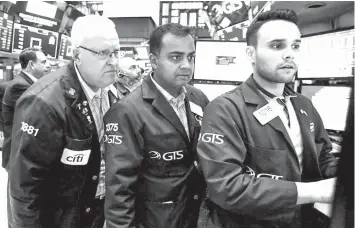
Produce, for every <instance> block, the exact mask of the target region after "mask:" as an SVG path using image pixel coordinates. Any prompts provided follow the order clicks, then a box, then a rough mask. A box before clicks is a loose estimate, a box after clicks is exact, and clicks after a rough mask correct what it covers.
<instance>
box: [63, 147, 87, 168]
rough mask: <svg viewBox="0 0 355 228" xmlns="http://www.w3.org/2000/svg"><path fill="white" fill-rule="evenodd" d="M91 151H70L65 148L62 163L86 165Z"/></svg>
mask: <svg viewBox="0 0 355 228" xmlns="http://www.w3.org/2000/svg"><path fill="white" fill-rule="evenodd" d="M90 153H91V150H70V149H67V148H65V149H64V151H63V154H62V158H61V159H60V161H61V162H62V163H63V164H66V165H86V164H87V163H88V161H89V157H90Z"/></svg>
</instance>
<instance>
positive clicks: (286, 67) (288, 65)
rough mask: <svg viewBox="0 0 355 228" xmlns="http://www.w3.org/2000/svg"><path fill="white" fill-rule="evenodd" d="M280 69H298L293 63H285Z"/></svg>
mask: <svg viewBox="0 0 355 228" xmlns="http://www.w3.org/2000/svg"><path fill="white" fill-rule="evenodd" d="M280 69H296V67H295V66H294V65H293V64H285V65H282V66H281V67H280Z"/></svg>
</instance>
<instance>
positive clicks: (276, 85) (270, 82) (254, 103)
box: [197, 10, 337, 228]
mask: <svg viewBox="0 0 355 228" xmlns="http://www.w3.org/2000/svg"><path fill="white" fill-rule="evenodd" d="M247 41H248V47H247V50H246V54H247V56H248V58H249V59H250V62H251V64H252V66H253V74H252V75H251V76H250V77H249V78H248V79H247V81H245V82H244V83H243V84H242V85H241V86H239V87H238V88H236V89H234V90H232V91H230V92H228V93H226V94H224V95H222V96H220V97H218V98H216V99H215V100H214V101H212V102H211V103H210V104H209V105H208V106H207V107H206V110H205V115H204V118H203V122H202V128H201V134H200V139H199V142H198V145H197V153H198V158H199V162H200V165H201V168H202V172H203V174H204V176H205V179H206V182H207V192H208V197H207V200H206V204H207V207H208V208H209V211H210V212H209V215H210V216H209V218H208V220H207V226H208V227H221V228H224V227H225V228H227V227H228V228H229V227H233V228H238V227H253V228H268V227H279V228H286V227H287V228H289V227H292V228H296V227H297V228H299V227H315V225H314V224H312V223H311V220H312V219H313V220H314V219H316V218H312V206H313V203H315V202H321V203H330V202H331V201H332V195H333V191H334V183H335V178H332V177H334V176H335V174H336V166H337V162H336V159H335V158H334V157H333V156H332V154H331V153H330V151H331V150H332V146H331V143H330V140H329V137H328V135H327V132H326V130H325V129H324V126H323V123H322V120H321V118H320V116H319V114H318V113H317V111H316V109H315V108H314V106H313V105H312V103H311V101H310V100H309V99H307V98H306V97H304V96H302V95H301V94H298V93H296V92H294V91H293V90H292V89H291V88H290V87H289V86H288V85H287V83H290V82H292V80H293V78H294V76H295V73H296V72H297V61H298V58H297V57H298V55H299V48H300V44H301V33H300V31H299V28H298V26H297V16H296V14H295V13H294V12H293V11H290V10H276V11H270V12H265V13H262V14H260V16H259V17H258V18H256V20H255V21H254V22H253V23H252V24H251V25H250V27H249V28H248V31H247ZM327 178H331V179H328V180H323V179H327ZM306 182H307V183H306ZM300 205H304V206H302V209H301V206H300Z"/></svg>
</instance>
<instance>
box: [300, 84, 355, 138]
mask: <svg viewBox="0 0 355 228" xmlns="http://www.w3.org/2000/svg"><path fill="white" fill-rule="evenodd" d="M350 92H351V88H350V87H346V86H321V85H302V87H301V94H302V95H304V96H306V97H308V98H309V99H310V100H311V101H312V103H313V105H314V107H315V108H316V110H317V111H318V113H319V115H320V116H321V118H322V120H323V124H324V127H325V129H328V130H336V131H344V130H345V126H346V115H347V111H348V107H349V101H350Z"/></svg>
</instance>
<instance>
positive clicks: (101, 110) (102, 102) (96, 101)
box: [92, 89, 109, 199]
mask: <svg viewBox="0 0 355 228" xmlns="http://www.w3.org/2000/svg"><path fill="white" fill-rule="evenodd" d="M106 97H107V91H106V90H104V89H102V92H101V97H99V96H97V95H95V96H94V98H93V100H92V103H93V105H94V106H95V107H96V108H94V110H93V114H94V115H96V120H97V123H96V128H97V133H98V136H99V142H100V152H101V163H100V174H99V183H98V187H97V191H96V197H99V198H100V199H102V198H103V197H104V196H105V160H104V152H105V144H104V133H105V129H104V122H103V116H104V114H105V113H106V112H107V110H108V109H109V104H108V102H107V100H108V99H106Z"/></svg>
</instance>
